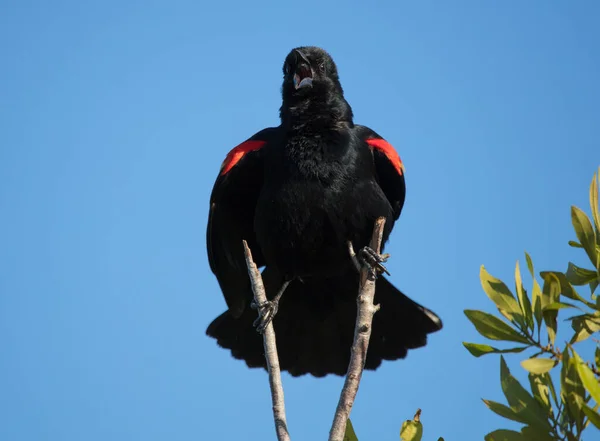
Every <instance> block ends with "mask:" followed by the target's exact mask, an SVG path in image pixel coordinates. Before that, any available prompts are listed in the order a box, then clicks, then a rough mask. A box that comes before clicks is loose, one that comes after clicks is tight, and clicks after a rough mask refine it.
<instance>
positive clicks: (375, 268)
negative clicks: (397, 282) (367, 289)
mask: <svg viewBox="0 0 600 441" xmlns="http://www.w3.org/2000/svg"><path fill="white" fill-rule="evenodd" d="M358 257H359V259H360V261H361V262H362V264H363V265H364V266H365V267H366V268H367V269H368V270H369V277H370V278H371V279H374V278H375V277H377V273H386V274H387V275H390V273H389V271H388V270H387V268H386V267H385V266H383V262H385V261H387V260H388V258H389V257H390V255H389V254H387V253H386V254H379V253H376V252H375V250H374V249H373V248H371V247H363V248H362V249H361V250H360V251H359V252H358Z"/></svg>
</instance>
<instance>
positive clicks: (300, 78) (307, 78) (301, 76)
mask: <svg viewBox="0 0 600 441" xmlns="http://www.w3.org/2000/svg"><path fill="white" fill-rule="evenodd" d="M296 53H297V54H298V55H299V56H300V58H301V59H302V60H298V61H299V63H298V64H297V65H298V68H297V69H296V73H295V74H294V87H295V88H296V90H298V89H300V88H302V87H312V81H313V71H312V68H311V67H310V62H309V61H308V58H306V55H304V54H303V53H302V52H300V51H299V50H296Z"/></svg>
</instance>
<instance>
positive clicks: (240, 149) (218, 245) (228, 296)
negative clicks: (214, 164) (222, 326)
mask: <svg viewBox="0 0 600 441" xmlns="http://www.w3.org/2000/svg"><path fill="white" fill-rule="evenodd" d="M276 135H277V129H276V128H267V129H264V130H261V131H260V132H258V133H256V134H255V135H253V136H252V137H251V138H248V139H247V140H246V141H244V142H242V143H241V144H239V145H238V146H237V147H235V148H234V149H232V150H231V151H230V152H229V153H228V154H227V157H226V158H225V160H224V161H223V164H222V165H221V170H220V172H219V176H218V177H217V179H216V181H215V184H214V187H213V190H212V194H211V196H210V211H209V217H208V226H207V229H206V248H207V252H208V261H209V264H210V269H211V270H212V272H213V273H214V274H215V276H216V277H217V280H218V281H219V285H220V287H221V291H222V292H223V296H224V297H225V301H226V302H227V306H228V307H229V311H230V313H231V314H233V316H234V317H238V316H239V315H240V314H241V313H242V311H243V310H244V307H245V306H246V302H247V301H248V300H249V299H246V296H245V294H246V293H248V292H251V291H249V290H250V279H249V277H248V271H247V269H246V262H245V260H244V250H243V246H242V240H243V239H245V240H246V241H247V242H248V246H249V247H250V249H251V250H252V257H253V259H254V261H255V263H256V264H257V265H258V266H259V267H260V266H262V265H264V257H263V255H262V253H261V251H260V248H259V247H258V245H257V244H256V237H255V233H254V211H255V208H256V201H257V199H258V196H259V193H260V190H261V188H262V185H263V175H264V152H265V147H266V146H267V144H269V143H270V142H273V140H274V139H275V137H276Z"/></svg>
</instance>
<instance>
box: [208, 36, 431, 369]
mask: <svg viewBox="0 0 600 441" xmlns="http://www.w3.org/2000/svg"><path fill="white" fill-rule="evenodd" d="M283 73H284V80H283V86H282V97H283V102H282V106H281V109H280V117H281V124H280V125H279V126H278V127H271V128H267V129H264V130H262V131H260V132H258V133H256V134H255V135H253V136H252V137H250V138H248V139H247V140H246V141H244V142H243V143H241V144H240V145H239V146H237V147H236V148H234V149H233V150H232V151H230V153H229V154H228V155H227V157H226V159H225V161H224V162H223V164H222V167H221V172H220V174H219V176H218V177H217V180H216V182H215V185H214V188H213V192H212V195H211V201H210V213H209V221H208V227H207V250H208V257H209V262H210V267H211V270H212V271H213V273H214V274H215V275H216V277H217V280H218V281H219V284H220V287H221V290H222V292H223V295H224V297H225V300H226V303H227V306H228V310H227V311H226V312H224V313H223V314H221V315H220V316H219V317H217V318H216V319H215V320H214V321H213V322H212V323H211V324H210V326H209V327H208V329H207V334H208V335H209V336H211V337H213V338H215V339H216V340H217V342H218V344H219V345H220V346H222V347H224V348H227V349H230V350H231V353H232V355H233V356H234V357H236V358H239V359H242V360H245V361H246V363H247V365H248V366H250V367H263V368H264V367H266V362H265V360H264V354H263V343H262V336H261V335H260V334H259V333H257V332H256V330H255V329H254V328H253V322H254V320H255V319H256V317H257V312H256V310H254V309H252V308H251V307H250V303H251V301H252V298H253V296H252V291H251V288H250V282H249V278H248V273H247V269H246V264H245V261H244V255H243V248H242V239H245V240H246V241H247V242H248V244H249V246H250V248H251V250H252V253H253V256H254V260H255V262H256V263H257V265H258V266H259V267H260V266H265V269H264V270H263V279H264V282H265V287H266V291H267V297H268V298H269V299H272V298H273V297H274V296H275V294H276V293H277V292H278V290H279V289H280V288H281V286H282V285H283V283H284V282H286V281H290V283H289V286H288V287H287V289H286V290H285V292H284V293H283V296H282V297H281V300H280V302H279V307H278V311H277V314H276V315H275V318H274V320H273V323H274V326H275V332H276V335H277V346H278V353H279V359H280V365H281V369H282V370H284V371H288V372H289V373H290V374H292V375H294V376H297V375H303V374H307V373H308V374H312V375H314V376H323V375H326V374H330V373H331V374H337V375H343V374H345V373H346V369H347V365H348V361H349V357H350V346H351V344H352V337H353V333H354V322H355V318H356V295H357V290H358V277H359V275H358V272H357V271H356V269H355V267H354V266H353V263H352V261H351V259H350V256H349V254H348V248H347V243H348V241H351V242H352V244H353V246H354V249H356V250H359V249H362V248H363V247H365V246H367V245H368V243H369V240H370V237H371V234H372V231H373V225H374V221H375V219H377V218H378V217H380V216H385V217H386V225H385V230H384V237H383V242H384V243H385V242H386V241H387V240H388V237H389V235H390V233H391V231H392V229H393V227H394V223H395V222H396V220H397V219H398V218H399V216H400V214H401V212H402V208H403V205H404V199H405V178H404V170H403V166H402V162H401V161H400V158H399V156H398V154H397V153H396V151H395V150H394V149H393V147H392V146H391V145H390V144H389V143H387V141H385V140H384V139H383V138H382V137H381V136H380V135H378V134H377V133H376V132H374V131H373V130H371V129H369V128H368V127H365V126H361V125H357V124H354V122H353V114H352V109H351V107H350V105H349V104H348V103H347V101H346V100H345V98H344V93H343V90H342V87H341V84H340V81H339V76H338V72H337V67H336V65H335V63H334V62H333V60H332V58H331V57H330V56H329V54H327V52H325V51H324V50H322V49H320V48H316V47H300V48H296V49H294V50H292V51H291V52H290V54H289V55H288V56H287V58H286V60H285V62H284V67H283ZM375 302H376V303H379V304H380V305H381V310H380V311H379V312H378V313H377V314H375V317H374V320H373V330H372V334H371V342H370V346H369V350H368V354H367V360H366V366H365V368H366V369H376V368H377V367H378V366H379V365H380V364H381V361H382V360H395V359H399V358H404V357H405V356H406V354H407V350H408V349H415V348H418V347H422V346H425V345H426V342H427V334H429V333H432V332H435V331H438V330H439V329H441V328H442V323H441V320H440V319H439V318H438V317H437V316H436V315H435V314H434V313H433V312H431V311H430V310H428V309H426V308H424V307H422V306H421V305H419V304H417V303H415V302H414V301H412V300H410V299H409V298H408V297H407V296H405V295H404V294H403V293H402V292H400V291H399V290H398V289H397V288H395V287H394V286H393V285H392V284H391V283H390V282H389V281H388V280H387V279H386V278H385V277H384V276H379V277H378V278H377V282H376V294H375Z"/></svg>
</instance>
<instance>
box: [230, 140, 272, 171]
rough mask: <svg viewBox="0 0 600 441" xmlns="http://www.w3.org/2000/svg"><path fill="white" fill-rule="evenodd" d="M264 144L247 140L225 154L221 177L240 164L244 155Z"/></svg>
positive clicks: (264, 142) (263, 142)
mask: <svg viewBox="0 0 600 441" xmlns="http://www.w3.org/2000/svg"><path fill="white" fill-rule="evenodd" d="M266 143H267V142H266V141H258V140H249V141H244V142H242V143H241V144H240V145H238V146H237V147H234V148H233V149H231V151H230V152H229V153H227V156H226V157H225V160H224V161H223V164H221V175H224V174H225V173H227V172H229V170H231V169H232V168H233V167H234V166H235V165H236V164H237V163H238V162H240V159H242V158H243V157H244V155H245V154H246V153H249V152H252V151H254V150H258V149H259V148H261V147H262V146H264V145H265V144H266Z"/></svg>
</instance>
